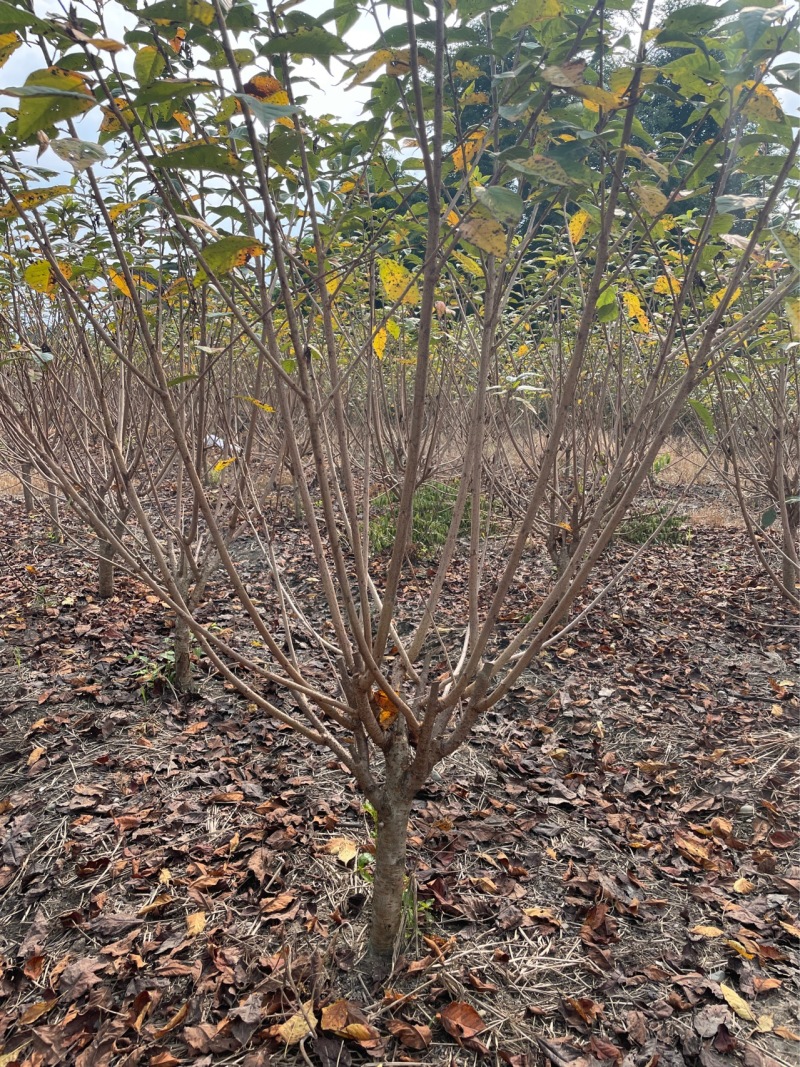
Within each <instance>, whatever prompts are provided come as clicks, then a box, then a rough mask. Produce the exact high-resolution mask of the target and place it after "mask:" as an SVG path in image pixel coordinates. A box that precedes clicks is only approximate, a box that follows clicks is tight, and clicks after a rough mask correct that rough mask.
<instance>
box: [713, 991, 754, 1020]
mask: <svg viewBox="0 0 800 1067" xmlns="http://www.w3.org/2000/svg"><path fill="white" fill-rule="evenodd" d="M719 988H720V989H721V990H722V995H723V997H725V1000H726V1001H727V1002H728V1006H729V1007H730V1008H732V1009H733V1010H734V1011H735V1012H736V1014H737V1015H738V1016H739V1018H740V1019H744V1020H745V1022H748V1023H754V1022H755V1021H756V1017H755V1015H753V1013H752V1011H751V1010H750V1005H749V1004H748V1003H747V1001H746V1000H743V999H742V997H740V996H739V994H738V993H737V992H736V990H735V989H731V987H730V986H728V985H725V984H724V983H722V982H721V983H720V987H719Z"/></svg>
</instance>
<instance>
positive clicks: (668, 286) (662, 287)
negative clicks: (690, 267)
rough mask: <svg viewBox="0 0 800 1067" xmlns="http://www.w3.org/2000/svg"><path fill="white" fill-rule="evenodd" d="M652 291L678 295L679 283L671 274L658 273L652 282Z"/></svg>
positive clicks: (679, 290) (666, 294)
mask: <svg viewBox="0 0 800 1067" xmlns="http://www.w3.org/2000/svg"><path fill="white" fill-rule="evenodd" d="M653 292H654V293H661V294H663V295H665V296H680V292H681V285H680V282H679V281H677V280H676V279H675V278H673V277H672V275H671V274H659V276H658V277H657V278H656V280H655V282H654V283H653Z"/></svg>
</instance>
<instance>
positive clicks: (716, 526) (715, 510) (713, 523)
mask: <svg viewBox="0 0 800 1067" xmlns="http://www.w3.org/2000/svg"><path fill="white" fill-rule="evenodd" d="M691 522H692V526H703V527H705V528H706V529H707V530H732V529H741V527H742V526H743V525H744V523H743V520H742V516H741V514H740V513H739V512H738V511H735V510H733V508H730V507H727V506H726V505H725V503H724V502H721V503H719V504H703V505H702V506H701V507H699V508H696V509H695V510H694V511H692V513H691Z"/></svg>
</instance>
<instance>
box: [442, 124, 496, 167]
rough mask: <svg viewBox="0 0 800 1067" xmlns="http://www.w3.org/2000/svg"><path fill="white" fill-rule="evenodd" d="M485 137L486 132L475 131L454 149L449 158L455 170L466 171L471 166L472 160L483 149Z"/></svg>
mask: <svg viewBox="0 0 800 1067" xmlns="http://www.w3.org/2000/svg"><path fill="white" fill-rule="evenodd" d="M486 137H487V131H486V130H475V131H474V133H471V134H469V136H468V137H467V138H466V140H465V141H464V143H463V144H460V145H459V146H458V147H457V148H456V149H455V151H454V152H453V154H452V155H451V157H450V158H451V159H452V160H453V166H454V167H455V169H456V170H466V169H467V168H468V167H470V166H471V165H472V161H473V159H475V157H476V156H477V155H478V153H479V152H480V150H481V149H482V148H483V142H484V141H485V140H486Z"/></svg>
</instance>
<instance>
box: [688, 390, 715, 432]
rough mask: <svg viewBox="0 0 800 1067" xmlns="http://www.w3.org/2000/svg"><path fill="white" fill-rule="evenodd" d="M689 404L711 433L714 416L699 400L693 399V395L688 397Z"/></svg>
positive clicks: (713, 428) (713, 429)
mask: <svg viewBox="0 0 800 1067" xmlns="http://www.w3.org/2000/svg"><path fill="white" fill-rule="evenodd" d="M689 405H690V407H691V408H692V410H693V411H694V413H695V415H696V416H697V417H698V419H699V420H700V421H701V422H702V424H703V426H704V427H705V428H706V430H707V431H708V432H709V433H712V434H713V433H714V432H715V430H716V427H715V426H714V416H713V415H712V414H711V411H710V409H709V408H707V407H706V405H705V404H704V403H703V402H702V401H701V400H695V399H694V397H689Z"/></svg>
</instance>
